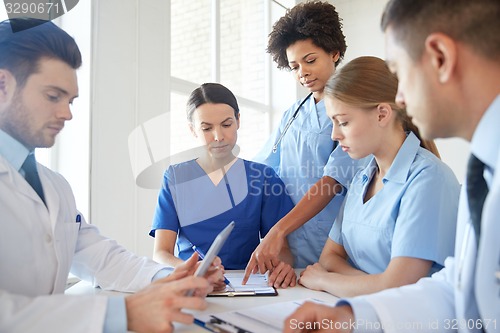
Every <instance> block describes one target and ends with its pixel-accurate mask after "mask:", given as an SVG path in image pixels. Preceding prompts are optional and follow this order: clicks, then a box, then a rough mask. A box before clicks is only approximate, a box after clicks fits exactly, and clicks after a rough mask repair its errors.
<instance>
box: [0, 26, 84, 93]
mask: <svg viewBox="0 0 500 333" xmlns="http://www.w3.org/2000/svg"><path fill="white" fill-rule="evenodd" d="M14 31H18V32H14ZM42 58H48V59H57V60H61V61H63V62H65V63H66V64H68V66H70V67H71V68H74V69H78V68H79V67H80V66H81V64H82V55H81V53H80V50H79V48H78V45H76V42H75V40H74V39H73V38H72V37H71V36H70V35H68V34H67V33H66V32H65V31H64V30H62V29H61V28H59V27H58V26H56V25H55V24H54V23H52V22H50V21H44V20H40V19H34V18H14V19H10V20H5V21H3V22H0V68H3V69H7V70H8V71H10V72H11V73H12V75H13V76H14V77H15V78H16V81H17V85H18V86H19V87H23V86H24V85H25V83H26V80H27V79H28V77H29V76H30V75H31V74H33V73H36V72H37V71H38V66H39V61H40V59H42Z"/></svg>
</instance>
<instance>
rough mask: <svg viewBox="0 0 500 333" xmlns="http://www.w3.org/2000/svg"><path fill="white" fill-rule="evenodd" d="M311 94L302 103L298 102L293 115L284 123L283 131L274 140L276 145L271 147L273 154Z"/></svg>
mask: <svg viewBox="0 0 500 333" xmlns="http://www.w3.org/2000/svg"><path fill="white" fill-rule="evenodd" d="M312 94H313V93H312V92H311V93H309V95H307V96H306V98H304V100H303V101H302V102H300V104H299V106H298V107H297V109H296V110H295V112H294V113H293V115H292V118H290V119H289V120H288V122H287V123H286V125H285V128H284V129H283V132H281V135H280V136H279V138H278V140H276V143H275V144H274V146H273V153H275V152H276V150H278V146H279V144H280V142H281V140H282V139H283V137H284V136H285V134H286V131H288V128H290V126H291V125H292V123H293V121H294V120H295V118H297V116H298V114H299V110H300V108H301V107H302V105H304V103H305V102H306V101H307V100H308V99H309V97H311V95H312Z"/></svg>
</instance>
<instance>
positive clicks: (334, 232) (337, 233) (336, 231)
mask: <svg viewBox="0 0 500 333" xmlns="http://www.w3.org/2000/svg"><path fill="white" fill-rule="evenodd" d="M348 195H349V194H348ZM347 199H348V198H345V199H344V201H343V202H342V205H341V206H340V208H339V213H338V215H337V218H335V221H333V224H332V228H331V229H330V233H329V234H328V238H330V239H331V240H332V241H334V242H335V243H337V244H339V245H342V246H343V245H344V242H343V241H342V221H343V220H344V207H345V203H346V201H347Z"/></svg>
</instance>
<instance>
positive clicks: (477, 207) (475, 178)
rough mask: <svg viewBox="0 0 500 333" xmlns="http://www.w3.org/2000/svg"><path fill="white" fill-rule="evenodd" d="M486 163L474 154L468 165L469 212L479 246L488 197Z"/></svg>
mask: <svg viewBox="0 0 500 333" xmlns="http://www.w3.org/2000/svg"><path fill="white" fill-rule="evenodd" d="M483 172H484V163H483V162H481V161H480V160H479V159H478V158H477V157H476V156H474V155H473V154H471V155H470V158H469V164H468V165H467V200H468V201H469V212H470V218H471V221H472V225H473V226H474V231H475V233H476V241H477V244H479V234H480V232H481V215H482V213H483V205H484V200H485V199H486V196H487V195H488V185H486V181H485V180H484V177H483Z"/></svg>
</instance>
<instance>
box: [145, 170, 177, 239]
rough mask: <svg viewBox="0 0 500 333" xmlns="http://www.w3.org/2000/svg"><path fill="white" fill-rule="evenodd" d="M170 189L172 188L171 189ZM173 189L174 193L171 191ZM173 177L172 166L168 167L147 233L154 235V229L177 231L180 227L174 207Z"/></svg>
mask: <svg viewBox="0 0 500 333" xmlns="http://www.w3.org/2000/svg"><path fill="white" fill-rule="evenodd" d="M171 189H172V190H171ZM172 191H174V193H172ZM174 196H175V177H174V172H173V168H172V167H169V168H168V170H167V171H165V174H164V176H163V183H162V187H161V190H160V193H159V195H158V203H157V205H156V209H155V214H154V217H153V225H152V227H151V231H150V232H149V235H150V236H152V237H154V235H155V230H156V229H167V230H172V231H174V232H177V231H178V230H179V229H180V224H179V217H178V215H177V210H176V209H175V202H174Z"/></svg>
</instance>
